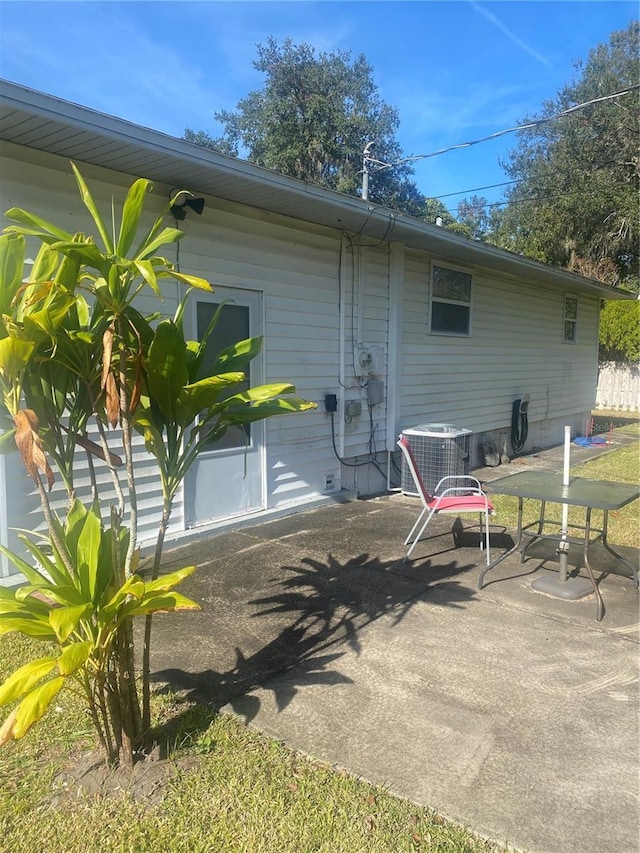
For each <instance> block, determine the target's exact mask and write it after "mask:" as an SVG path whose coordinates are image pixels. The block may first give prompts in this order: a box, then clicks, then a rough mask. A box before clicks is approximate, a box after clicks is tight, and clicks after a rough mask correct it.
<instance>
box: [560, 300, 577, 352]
mask: <svg viewBox="0 0 640 853" xmlns="http://www.w3.org/2000/svg"><path fill="white" fill-rule="evenodd" d="M577 326H578V300H577V299H576V298H575V296H565V298H564V317H563V324H562V337H563V339H564V340H565V341H568V342H569V343H575V341H576V333H577Z"/></svg>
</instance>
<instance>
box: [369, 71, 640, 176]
mask: <svg viewBox="0 0 640 853" xmlns="http://www.w3.org/2000/svg"><path fill="white" fill-rule="evenodd" d="M637 89H640V84H636V85H635V86H629V88H627V89H622V90H621V91H620V92H614V93H613V94H612V95H603V96H602V97H601V98H593V99H592V100H590V101H585V102H584V103H582V104H576V105H575V106H574V107H569V108H568V109H566V110H562V112H559V113H556V114H555V115H552V116H547V117H546V118H539V119H535V120H534V121H530V122H527V124H520V125H517V126H516V127H509V128H506V129H505V130H498V131H497V132H496V133H490V134H489V136H483V137H481V138H480V139H473V140H472V141H470V142H459V143H458V144H457V145H449V146H448V147H447V148H440V149H439V150H438V151H432V152H431V153H429V154H415V155H412V156H411V157H403V158H402V160H398V161H396V162H395V163H384V162H383V161H382V160H376V159H375V158H372V157H368V156H366V155H365V160H366V162H367V163H369V164H371V165H373V166H376V167H377V168H376V171H378V172H380V171H382V170H383V169H392V168H393V167H394V166H400V165H402V164H403V163H411V162H413V161H414V160H426V159H427V158H429V157H437V156H439V155H440V154H446V153H447V152H449V151H456V150H457V149H459V148H470V147H471V146H472V145H479V144H480V143H481V142H489V141H490V140H491V139H497V138H498V137H499V136H505V135H506V134H507V133H515V132H516V131H518V130H528V129H529V128H532V127H538V126H539V125H541V124H546V123H547V122H550V121H555V119H558V118H562V117H563V116H566V115H569V114H570V113H574V112H576V110H582V109H584V108H585V107H590V106H591V105H592V104H599V103H601V102H602V101H609V100H611V99H612V98H619V97H621V96H622V95H628V94H629V93H630V92H634V91H636V90H637Z"/></svg>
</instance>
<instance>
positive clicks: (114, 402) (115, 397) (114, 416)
mask: <svg viewBox="0 0 640 853" xmlns="http://www.w3.org/2000/svg"><path fill="white" fill-rule="evenodd" d="M104 392H105V402H104V407H105V411H106V413H107V420H108V421H109V424H110V425H111V426H112V427H116V426H118V421H119V420H120V394H119V392H118V384H117V382H116V378H115V376H114V375H113V372H109V374H108V375H107V380H106V383H105V389H104Z"/></svg>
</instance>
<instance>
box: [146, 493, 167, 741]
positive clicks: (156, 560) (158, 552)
mask: <svg viewBox="0 0 640 853" xmlns="http://www.w3.org/2000/svg"><path fill="white" fill-rule="evenodd" d="M171 507H172V501H171V499H169V498H165V501H164V506H163V508H162V517H161V519H160V529H159V530H158V538H157V539H156V548H155V552H154V555H153V567H152V570H151V580H155V579H156V578H157V577H158V574H159V572H160V562H161V560H162V550H163V547H164V538H165V536H166V533H167V528H168V526H169V518H170V516H171ZM152 621H153V614H151V613H149V614H147V616H146V618H145V620H144V642H143V647H142V731H143V732H144V733H145V736H146V735H147V733H148V732H149V729H150V728H151V685H150V679H149V676H150V671H151V624H152Z"/></svg>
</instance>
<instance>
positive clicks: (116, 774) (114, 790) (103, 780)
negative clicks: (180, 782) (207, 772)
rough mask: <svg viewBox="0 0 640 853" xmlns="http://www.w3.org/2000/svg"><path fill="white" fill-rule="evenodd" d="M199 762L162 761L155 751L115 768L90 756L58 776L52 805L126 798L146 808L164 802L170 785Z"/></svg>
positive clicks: (92, 754) (95, 755)
mask: <svg viewBox="0 0 640 853" xmlns="http://www.w3.org/2000/svg"><path fill="white" fill-rule="evenodd" d="M197 762H198V756H189V757H186V758H182V759H180V760H179V761H172V760H169V759H166V758H161V757H160V754H159V751H156V752H154V753H151V754H150V755H147V756H145V757H144V758H142V759H140V760H138V761H136V762H135V763H134V765H133V767H131V768H128V767H115V768H112V767H108V766H107V764H106V762H105V761H104V759H103V758H102V757H101V756H100V755H98V754H97V753H88V754H86V755H84V756H81V757H80V758H79V759H78V760H77V761H76V762H75V763H74V764H73V765H72V766H69V767H67V768H65V769H64V770H62V771H61V772H60V773H58V775H57V776H56V777H55V779H54V782H53V793H52V797H51V799H50V801H49V802H50V804H51V805H52V806H57V805H60V804H62V803H65V802H70V801H77V800H87V799H93V798H100V799H113V800H118V799H121V798H122V797H125V796H126V797H130V798H131V799H133V800H135V801H136V802H139V803H141V804H143V805H145V806H155V805H158V804H159V803H161V802H162V798H163V796H164V792H165V790H166V787H167V785H169V784H170V783H171V782H172V781H173V780H174V779H175V778H176V776H177V775H178V772H182V771H184V770H185V769H189V768H190V767H192V766H195V765H196V764H197Z"/></svg>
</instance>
